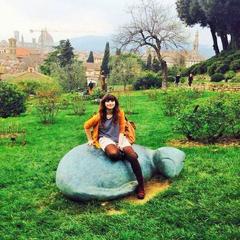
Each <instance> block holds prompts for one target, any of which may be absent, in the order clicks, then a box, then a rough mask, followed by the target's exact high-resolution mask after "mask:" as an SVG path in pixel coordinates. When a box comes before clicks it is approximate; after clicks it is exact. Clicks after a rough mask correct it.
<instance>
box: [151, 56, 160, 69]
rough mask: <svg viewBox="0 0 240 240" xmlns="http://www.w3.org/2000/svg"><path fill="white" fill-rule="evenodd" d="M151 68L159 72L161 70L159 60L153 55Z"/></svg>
mask: <svg viewBox="0 0 240 240" xmlns="http://www.w3.org/2000/svg"><path fill="white" fill-rule="evenodd" d="M152 70H153V71H154V72H156V73H157V72H159V71H160V70H161V65H160V62H159V61H158V60H157V59H156V58H155V57H154V58H153V62H152Z"/></svg>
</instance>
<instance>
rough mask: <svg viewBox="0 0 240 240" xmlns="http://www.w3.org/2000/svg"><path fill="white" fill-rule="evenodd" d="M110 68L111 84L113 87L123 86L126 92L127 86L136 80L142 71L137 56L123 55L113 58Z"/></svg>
mask: <svg viewBox="0 0 240 240" xmlns="http://www.w3.org/2000/svg"><path fill="white" fill-rule="evenodd" d="M110 67H111V72H110V76H109V83H111V84H113V85H116V84H123V86H124V90H126V86H127V84H131V83H133V82H134V81H135V80H136V78H137V77H138V76H139V74H140V73H141V70H142V68H141V64H140V63H139V61H138V58H137V56H135V55H133V54H121V55H120V56H114V57H112V58H111V61H110Z"/></svg>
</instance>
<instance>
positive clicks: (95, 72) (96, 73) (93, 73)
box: [83, 62, 101, 85]
mask: <svg viewBox="0 0 240 240" xmlns="http://www.w3.org/2000/svg"><path fill="white" fill-rule="evenodd" d="M83 65H84V67H85V70H86V78H87V83H89V82H90V81H92V82H93V83H94V84H95V85H98V84H99V79H100V70H101V64H100V63H88V62H84V63H83Z"/></svg>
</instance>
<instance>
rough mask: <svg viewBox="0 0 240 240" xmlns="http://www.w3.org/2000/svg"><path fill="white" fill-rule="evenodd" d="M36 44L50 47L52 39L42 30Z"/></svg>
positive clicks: (52, 42)
mask: <svg viewBox="0 0 240 240" xmlns="http://www.w3.org/2000/svg"><path fill="white" fill-rule="evenodd" d="M38 43H39V44H40V45H44V46H52V45H53V44H54V41H53V37H52V36H51V35H50V34H49V33H48V32H47V31H46V30H42V31H41V35H40V36H39V38H38Z"/></svg>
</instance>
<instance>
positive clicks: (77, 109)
mask: <svg viewBox="0 0 240 240" xmlns="http://www.w3.org/2000/svg"><path fill="white" fill-rule="evenodd" d="M71 106H72V110H73V114H75V115H79V116H81V115H84V114H85V111H86V104H85V101H84V98H83V96H81V95H79V93H76V94H72V95H71Z"/></svg>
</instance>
